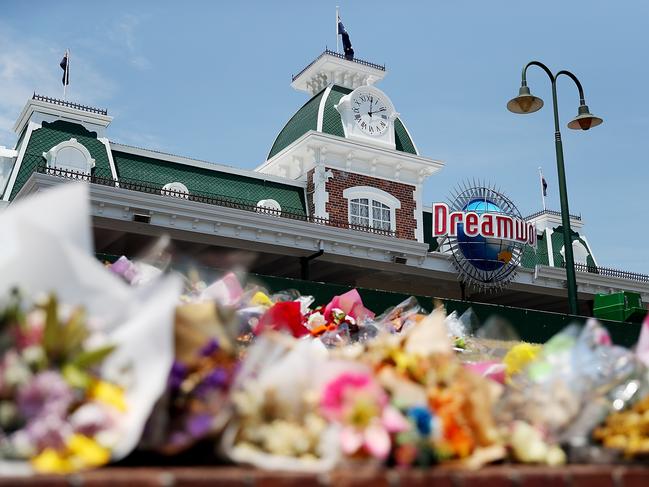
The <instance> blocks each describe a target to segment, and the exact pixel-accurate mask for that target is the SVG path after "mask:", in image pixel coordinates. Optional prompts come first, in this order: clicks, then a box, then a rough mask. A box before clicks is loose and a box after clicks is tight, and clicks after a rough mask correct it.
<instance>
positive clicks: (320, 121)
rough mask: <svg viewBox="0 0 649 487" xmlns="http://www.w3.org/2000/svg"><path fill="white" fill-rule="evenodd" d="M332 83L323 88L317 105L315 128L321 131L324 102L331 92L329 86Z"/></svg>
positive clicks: (331, 85)
mask: <svg viewBox="0 0 649 487" xmlns="http://www.w3.org/2000/svg"><path fill="white" fill-rule="evenodd" d="M332 87H333V84H330V85H329V86H327V87H326V88H325V91H324V93H323V94H322V98H320V105H319V106H318V119H317V123H316V130H317V131H318V132H322V118H323V116H324V109H325V104H326V103H327V98H329V93H331V88H332Z"/></svg>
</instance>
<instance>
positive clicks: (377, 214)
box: [343, 186, 401, 232]
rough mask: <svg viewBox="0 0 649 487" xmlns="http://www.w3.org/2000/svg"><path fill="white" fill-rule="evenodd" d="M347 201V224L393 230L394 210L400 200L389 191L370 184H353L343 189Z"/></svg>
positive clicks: (398, 205) (397, 207) (398, 206)
mask: <svg viewBox="0 0 649 487" xmlns="http://www.w3.org/2000/svg"><path fill="white" fill-rule="evenodd" d="M343 197H344V198H345V199H347V200H348V201H349V224H350V225H358V226H363V227H370V228H376V229H377V230H383V231H387V232H390V231H392V232H393V231H395V230H396V221H395V210H397V209H399V208H401V202H400V201H399V200H398V199H397V198H395V197H394V196H392V195H391V194H390V193H388V192H386V191H383V190H380V189H378V188H374V187H371V186H355V187H353V188H347V189H346V190H344V191H343Z"/></svg>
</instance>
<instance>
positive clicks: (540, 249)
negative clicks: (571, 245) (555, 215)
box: [521, 226, 595, 269]
mask: <svg viewBox="0 0 649 487" xmlns="http://www.w3.org/2000/svg"><path fill="white" fill-rule="evenodd" d="M572 241H573V242H574V241H579V242H580V243H581V244H582V245H583V246H584V247H585V248H586V249H587V250H588V255H587V256H586V264H587V265H588V266H589V267H595V260H594V259H593V255H592V252H591V250H590V247H589V246H588V244H587V243H586V241H585V240H584V239H583V238H581V236H580V235H579V234H578V233H577V232H575V231H573V232H572ZM563 242H564V240H563V227H562V226H558V227H556V228H553V229H552V235H551V237H550V244H551V247H552V257H553V259H554V267H563V265H564V259H563V256H562V255H561V249H562V248H563ZM521 265H522V266H523V267H526V268H528V269H534V267H536V266H537V265H550V260H549V258H548V244H547V230H544V231H543V234H542V235H540V236H539V238H538V244H537V247H536V252H534V249H532V248H530V247H528V246H525V247H524V249H523V256H522V258H521Z"/></svg>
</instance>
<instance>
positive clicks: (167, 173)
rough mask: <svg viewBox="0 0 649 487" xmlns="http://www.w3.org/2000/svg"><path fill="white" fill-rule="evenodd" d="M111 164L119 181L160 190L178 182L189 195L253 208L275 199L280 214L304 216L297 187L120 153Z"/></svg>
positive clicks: (301, 193) (301, 191)
mask: <svg viewBox="0 0 649 487" xmlns="http://www.w3.org/2000/svg"><path fill="white" fill-rule="evenodd" d="M113 161H115V166H116V169H117V175H118V177H119V178H127V179H134V180H138V181H144V182H147V183H148V184H152V185H154V186H158V187H160V189H162V187H163V186H164V185H165V184H167V183H172V182H179V183H183V184H184V185H185V186H187V189H188V190H189V192H190V193H191V194H197V195H198V194H202V195H205V196H208V195H209V196H212V197H217V198H224V199H228V200H231V201H235V202H241V203H246V204H252V205H256V204H257V202H258V201H259V200H262V199H274V200H276V201H277V202H278V203H279V204H280V206H281V207H282V211H285V212H288V213H294V214H297V215H306V205H305V202H304V190H303V188H301V187H299V186H294V185H289V184H282V183H277V182H274V181H266V180H264V179H261V178H254V177H248V176H243V175H239V174H231V173H228V172H224V171H219V170H215V169H208V168H204V167H196V166H191V165H187V164H178V163H175V162H169V161H163V160H160V159H156V158H153V157H145V156H140V155H134V154H129V153H126V152H119V151H113Z"/></svg>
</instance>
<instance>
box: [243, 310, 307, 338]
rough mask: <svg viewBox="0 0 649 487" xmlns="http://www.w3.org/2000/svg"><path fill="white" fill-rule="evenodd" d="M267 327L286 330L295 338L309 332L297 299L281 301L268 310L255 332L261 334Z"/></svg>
mask: <svg viewBox="0 0 649 487" xmlns="http://www.w3.org/2000/svg"><path fill="white" fill-rule="evenodd" d="M267 329H272V330H286V331H289V332H290V333H291V335H293V336H294V337H295V338H299V337H301V336H303V335H306V334H308V333H309V330H307V328H306V327H305V326H304V316H303V315H302V311H301V308H300V303H298V302H297V301H281V302H279V303H275V304H274V305H273V306H272V307H271V308H270V309H269V310H268V311H266V312H265V313H264V314H263V316H262V317H261V318H260V319H259V323H257V326H256V327H255V330H254V333H255V335H259V334H260V333H262V332H263V331H265V330H267Z"/></svg>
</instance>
